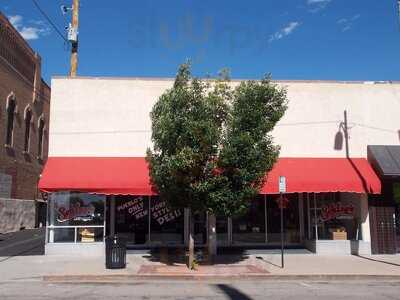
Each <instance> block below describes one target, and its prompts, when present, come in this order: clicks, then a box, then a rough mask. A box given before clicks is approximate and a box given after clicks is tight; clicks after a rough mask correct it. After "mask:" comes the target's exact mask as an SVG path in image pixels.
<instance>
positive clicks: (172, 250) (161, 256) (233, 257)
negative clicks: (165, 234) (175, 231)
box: [143, 246, 249, 266]
mask: <svg viewBox="0 0 400 300" xmlns="http://www.w3.org/2000/svg"><path fill="white" fill-rule="evenodd" d="M187 256H188V253H187V250H186V248H185V247H183V246H182V247H160V248H153V249H151V250H150V251H149V254H148V255H144V256H143V257H144V258H145V259H148V260H149V261H151V262H160V263H163V264H166V265H169V266H173V265H178V264H186V263H187ZM247 258H249V255H248V254H247V253H246V250H245V249H241V248H237V249H230V248H218V249H217V255H216V256H215V257H214V258H213V260H212V262H211V261H210V258H209V257H208V254H207V248H206V247H196V248H195V259H196V262H197V263H198V264H199V265H211V264H212V265H215V264H234V263H238V262H241V261H243V260H245V259H247Z"/></svg>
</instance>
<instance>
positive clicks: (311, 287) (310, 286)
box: [299, 282, 318, 290]
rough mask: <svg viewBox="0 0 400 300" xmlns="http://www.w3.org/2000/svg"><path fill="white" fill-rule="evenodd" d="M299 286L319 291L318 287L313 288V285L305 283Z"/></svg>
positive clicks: (300, 283)
mask: <svg viewBox="0 0 400 300" xmlns="http://www.w3.org/2000/svg"><path fill="white" fill-rule="evenodd" d="M299 285H301V286H304V287H306V288H309V289H311V290H318V288H317V287H315V286H313V285H311V284H308V283H305V282H299Z"/></svg>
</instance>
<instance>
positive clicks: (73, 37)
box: [68, 0, 79, 77]
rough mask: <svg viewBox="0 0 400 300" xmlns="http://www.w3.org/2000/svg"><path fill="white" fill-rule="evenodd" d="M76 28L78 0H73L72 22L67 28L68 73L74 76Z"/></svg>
mask: <svg viewBox="0 0 400 300" xmlns="http://www.w3.org/2000/svg"><path fill="white" fill-rule="evenodd" d="M78 28H79V0H73V4H72V24H71V26H70V28H69V34H68V35H69V38H68V39H69V40H70V42H71V69H70V73H69V75H70V76H71V77H75V76H76V70H77V69H78Z"/></svg>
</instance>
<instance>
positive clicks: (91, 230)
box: [47, 192, 106, 243]
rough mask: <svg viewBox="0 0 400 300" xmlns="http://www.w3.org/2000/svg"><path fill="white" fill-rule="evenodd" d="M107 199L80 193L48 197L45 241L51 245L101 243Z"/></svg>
mask: <svg viewBox="0 0 400 300" xmlns="http://www.w3.org/2000/svg"><path fill="white" fill-rule="evenodd" d="M105 199H106V197H105V196H103V195H91V194H86V193H80V192H58V193H52V194H50V196H49V200H48V201H49V203H48V226H47V231H48V241H49V242H50V243H53V242H54V243H58V242H64V243H75V242H82V243H85V242H86V243H87V242H101V241H102V240H103V236H104V205H105Z"/></svg>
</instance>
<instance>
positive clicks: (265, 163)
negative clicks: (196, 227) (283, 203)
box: [147, 63, 287, 267]
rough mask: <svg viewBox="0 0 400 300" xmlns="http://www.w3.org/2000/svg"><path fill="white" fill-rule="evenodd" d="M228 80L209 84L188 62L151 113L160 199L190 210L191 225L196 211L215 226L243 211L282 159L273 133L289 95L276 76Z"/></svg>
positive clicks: (153, 171)
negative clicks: (205, 214)
mask: <svg viewBox="0 0 400 300" xmlns="http://www.w3.org/2000/svg"><path fill="white" fill-rule="evenodd" d="M226 75H227V73H226V71H224V72H221V73H220V76H219V77H218V78H217V79H215V80H206V81H204V80H200V79H198V78H193V77H192V75H191V71H190V64H189V63H186V64H183V65H181V66H180V68H179V70H178V73H177V76H176V79H175V83H174V85H173V87H172V88H171V89H169V90H167V91H166V92H165V93H164V94H163V95H162V96H161V97H160V98H159V99H158V101H157V102H156V104H155V105H154V107H153V110H152V112H151V120H152V140H153V143H154V146H153V150H150V149H149V150H148V151H147V160H148V162H149V166H150V176H151V178H152V181H153V183H154V184H155V186H156V187H157V189H158V192H159V195H160V197H162V198H163V199H164V200H166V201H167V202H168V203H169V205H171V206H172V207H177V208H183V207H186V208H190V212H191V217H190V220H192V214H193V212H208V213H209V214H210V215H212V216H213V217H212V218H211V219H212V220H214V224H210V225H211V226H214V227H215V216H216V215H221V216H233V215H240V214H243V213H245V212H246V210H247V208H248V205H249V201H250V200H251V199H252V198H254V197H255V196H256V195H257V194H258V192H259V190H260V188H261V186H262V184H263V182H264V179H265V174H266V172H268V171H270V170H271V169H272V167H273V164H274V163H275V161H276V159H277V157H278V155H279V147H278V146H276V145H274V143H273V139H272V137H271V136H270V134H269V133H270V132H271V130H272V129H273V128H274V126H275V124H276V123H277V122H278V121H279V120H280V118H281V117H282V116H283V114H284V112H285V110H286V105H287V99H286V91H285V90H284V89H283V88H279V87H278V86H277V85H275V84H273V83H271V80H270V77H269V76H268V77H265V78H264V79H262V80H261V81H247V82H242V83H240V84H239V85H238V86H237V87H235V88H233V87H231V85H230V84H229V79H228V78H227V76H226ZM189 223H191V224H192V221H190V222H189ZM190 227H191V229H190V230H189V231H190V237H189V250H190V251H189V263H188V266H189V267H192V265H193V264H192V262H193V249H194V242H193V226H190ZM214 231H215V228H214ZM213 242H214V243H215V237H214V241H213Z"/></svg>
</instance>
